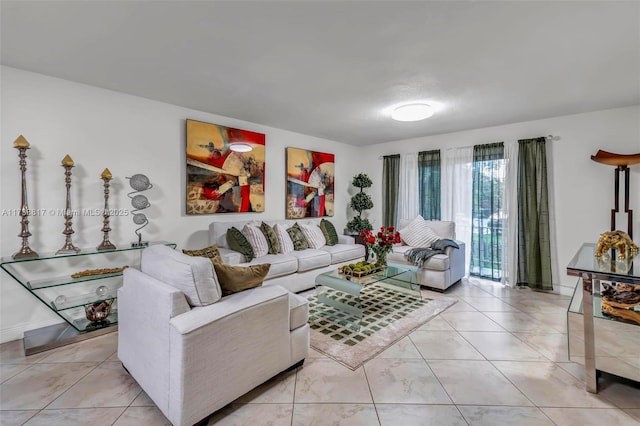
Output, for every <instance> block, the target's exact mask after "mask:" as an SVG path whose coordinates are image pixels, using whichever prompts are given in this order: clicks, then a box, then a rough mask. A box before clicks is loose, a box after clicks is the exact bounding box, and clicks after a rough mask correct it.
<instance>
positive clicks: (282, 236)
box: [273, 224, 293, 254]
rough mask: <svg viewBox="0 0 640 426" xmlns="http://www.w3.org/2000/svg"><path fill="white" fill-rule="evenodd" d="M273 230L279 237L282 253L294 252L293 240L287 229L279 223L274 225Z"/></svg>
mask: <svg viewBox="0 0 640 426" xmlns="http://www.w3.org/2000/svg"><path fill="white" fill-rule="evenodd" d="M273 230H274V231H275V232H276V236H277V237H278V242H279V243H280V253H282V254H289V253H292V252H293V241H291V237H290V236H289V233H288V232H287V229H286V228H285V227H284V226H282V225H280V224H277V225H276V226H274V227H273Z"/></svg>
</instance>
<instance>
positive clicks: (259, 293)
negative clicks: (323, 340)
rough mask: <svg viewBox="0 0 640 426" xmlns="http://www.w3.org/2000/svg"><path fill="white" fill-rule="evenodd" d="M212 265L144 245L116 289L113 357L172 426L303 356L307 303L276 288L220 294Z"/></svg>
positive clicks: (305, 352)
mask: <svg viewBox="0 0 640 426" xmlns="http://www.w3.org/2000/svg"><path fill="white" fill-rule="evenodd" d="M220 294H221V289H220V286H219V284H218V281H217V277H216V274H215V270H214V268H213V266H212V264H211V261H210V260H209V259H207V258H204V257H190V256H187V255H185V254H182V253H181V252H180V251H179V250H172V249H171V248H169V247H166V246H164V245H157V246H150V247H148V248H146V249H144V250H143V252H142V259H141V268H140V270H137V269H135V268H128V269H126V270H125V271H124V285H123V286H122V288H120V289H119V290H118V328H119V330H118V358H119V359H120V361H122V364H123V366H124V367H125V368H126V369H127V371H129V373H130V374H131V376H132V377H133V378H134V379H135V380H136V381H137V382H138V384H140V386H141V387H142V389H144V391H145V392H146V393H147V394H148V395H149V397H150V398H151V399H152V400H153V402H154V403H155V404H156V405H157V406H158V408H159V409H160V411H162V413H163V414H164V415H165V416H166V417H167V419H169V420H170V421H171V423H172V424H173V425H175V426H185V425H192V424H194V423H197V422H199V421H200V420H202V419H204V418H205V417H207V416H209V415H210V414H211V413H213V412H215V411H217V410H219V409H220V408H222V407H224V406H225V405H227V404H229V403H230V402H232V401H234V400H235V399H237V398H238V397H240V396H242V395H244V394H245V393H247V392H249V391H250V390H251V389H253V388H255V387H256V386H258V385H260V384H261V383H263V382H265V381H266V380H268V379H269V378H271V377H273V376H275V375H277V374H278V373H280V372H282V371H284V370H286V369H289V368H294V367H297V366H299V365H302V362H303V361H304V359H305V357H307V355H308V353H309V325H308V324H307V321H308V318H309V306H308V302H307V300H306V299H305V298H303V297H302V296H299V295H297V294H293V293H291V292H289V291H287V290H285V289H284V288H282V287H280V286H277V285H269V286H264V287H257V288H252V289H249V290H245V291H242V292H240V293H234V294H231V295H228V296H225V297H222V298H221V297H220Z"/></svg>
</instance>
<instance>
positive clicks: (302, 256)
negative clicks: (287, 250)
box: [291, 249, 331, 272]
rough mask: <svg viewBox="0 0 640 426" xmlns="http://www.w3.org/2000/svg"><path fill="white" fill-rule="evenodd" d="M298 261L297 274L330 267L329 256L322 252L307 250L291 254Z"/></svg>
mask: <svg viewBox="0 0 640 426" xmlns="http://www.w3.org/2000/svg"><path fill="white" fill-rule="evenodd" d="M291 255H292V256H295V257H296V258H297V259H298V272H304V271H310V270H311V269H316V268H322V267H324V266H329V265H331V256H330V255H329V253H327V252H326V251H324V250H316V249H307V250H302V251H294V252H293V253H291Z"/></svg>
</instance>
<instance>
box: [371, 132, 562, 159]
mask: <svg viewBox="0 0 640 426" xmlns="http://www.w3.org/2000/svg"><path fill="white" fill-rule="evenodd" d="M544 138H545V139H546V141H547V142H551V141H557V140H560V138H556V137H555V136H554V135H547V136H544ZM462 148H473V145H469V146H456V147H455V148H447V149H445V151H451V150H452V149H462ZM409 154H418V153H417V152H405V153H404V155H409ZM387 155H395V154H387ZM384 157H385V156H384V155H381V156H379V157H378V160H382V159H383V158H384Z"/></svg>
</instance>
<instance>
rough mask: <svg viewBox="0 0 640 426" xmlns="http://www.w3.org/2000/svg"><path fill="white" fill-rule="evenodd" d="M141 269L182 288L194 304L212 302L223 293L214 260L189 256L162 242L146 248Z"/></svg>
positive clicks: (172, 285) (218, 298)
mask: <svg viewBox="0 0 640 426" xmlns="http://www.w3.org/2000/svg"><path fill="white" fill-rule="evenodd" d="M140 270H141V271H142V272H144V273H145V274H147V275H150V276H152V277H153V278H155V279H157V280H159V281H162V282H164V283H166V284H168V285H170V286H171V287H173V288H177V289H178V290H180V291H182V292H183V293H184V295H185V297H186V299H187V302H188V303H189V305H191V306H206V305H210V304H212V303H215V302H217V301H218V300H220V297H221V295H222V291H221V289H220V284H219V282H218V279H217V276H216V273H215V272H214V269H213V264H212V263H211V261H210V260H209V259H208V258H205V257H192V256H187V255H186V254H184V253H180V252H179V251H176V250H174V249H172V248H170V247H167V246H165V245H161V244H158V245H153V246H150V247H147V248H145V249H144V250H143V251H142V256H141V259H140Z"/></svg>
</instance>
